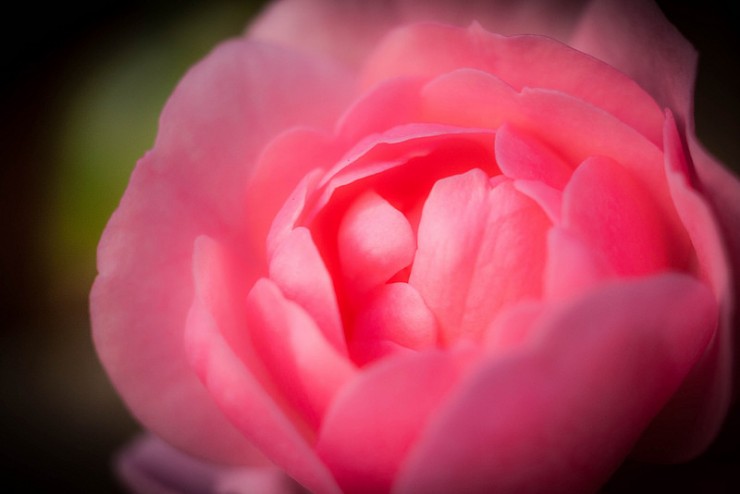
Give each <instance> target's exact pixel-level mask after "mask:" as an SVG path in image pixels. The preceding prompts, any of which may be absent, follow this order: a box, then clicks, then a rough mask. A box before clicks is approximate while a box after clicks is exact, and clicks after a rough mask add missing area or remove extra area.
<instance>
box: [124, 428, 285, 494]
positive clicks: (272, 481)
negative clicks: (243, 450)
mask: <svg viewBox="0 0 740 494" xmlns="http://www.w3.org/2000/svg"><path fill="white" fill-rule="evenodd" d="M117 470H118V474H119V476H120V477H121V478H122V480H123V482H124V483H125V485H126V486H127V487H128V488H129V489H130V490H131V492H135V493H140V494H187V493H192V494H196V493H198V494H201V493H205V492H208V493H213V494H240V493H243V494H251V493H255V492H259V493H260V494H290V493H292V492H295V489H296V488H297V486H296V484H295V483H294V482H293V481H292V480H291V479H290V478H289V477H287V476H286V475H285V473H284V472H283V471H282V470H280V469H278V468H277V467H275V466H273V465H270V464H269V463H268V464H255V465H251V466H249V467H246V468H234V467H225V466H217V465H214V464H210V463H206V462H203V461H200V460H198V459H196V458H194V457H191V456H187V455H185V454H183V453H182V452H181V451H178V450H176V449H174V448H173V447H171V446H169V445H168V444H166V443H164V442H163V441H161V440H159V439H157V438H156V437H153V436H147V437H142V438H139V439H138V440H136V441H135V442H134V443H133V444H131V445H129V446H128V447H127V448H126V450H125V451H124V452H123V454H121V456H120V457H119V459H118V463H117Z"/></svg>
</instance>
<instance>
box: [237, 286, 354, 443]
mask: <svg viewBox="0 0 740 494" xmlns="http://www.w3.org/2000/svg"><path fill="white" fill-rule="evenodd" d="M247 318H248V326H247V327H248V328H249V332H250V336H251V338H252V340H253V341H254V345H255V350H256V351H257V352H258V353H259V355H260V358H261V359H262V361H263V362H264V363H265V366H266V368H267V369H268V371H269V372H270V375H271V376H272V378H273V379H274V381H275V383H276V384H277V385H278V387H279V388H280V389H281V390H282V392H283V394H284V395H285V396H286V397H287V399H288V401H290V403H291V404H292V405H293V406H295V407H296V408H297V409H298V411H299V412H300V413H301V414H302V416H303V417H306V420H307V421H308V423H309V424H310V426H311V427H312V428H316V427H317V426H318V425H319V424H320V423H321V420H322V417H323V415H324V412H325V410H326V408H327V407H328V406H329V405H330V403H331V402H332V400H333V399H334V395H335V394H336V393H337V392H338V391H339V389H340V388H341V387H342V386H343V385H344V384H345V383H346V382H347V381H349V380H350V379H352V377H353V376H354V372H355V368H354V366H353V365H352V364H351V363H350V362H349V361H348V360H347V359H346V358H345V356H344V355H342V354H340V353H339V352H337V350H336V349H335V348H334V347H333V346H332V345H331V344H330V343H329V342H328V341H327V339H326V338H325V337H324V335H323V334H322V333H321V331H320V329H319V328H318V327H317V325H316V323H315V322H314V321H313V320H312V319H311V317H310V315H309V314H308V313H307V312H306V311H305V310H303V309H302V308H301V307H300V306H299V305H297V304H295V303H293V302H291V301H290V300H288V299H287V298H285V296H284V295H283V294H282V293H281V292H280V289H279V288H278V287H277V285H275V284H274V283H273V282H272V281H270V280H266V279H261V280H259V281H258V282H257V283H256V284H255V285H254V287H253V288H252V291H251V292H250V293H249V297H248V299H247Z"/></svg>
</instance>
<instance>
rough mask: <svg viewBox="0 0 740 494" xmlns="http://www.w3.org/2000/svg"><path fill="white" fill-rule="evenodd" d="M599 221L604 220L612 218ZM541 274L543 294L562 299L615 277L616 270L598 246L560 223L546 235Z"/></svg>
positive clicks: (608, 220)
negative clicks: (544, 257) (542, 277)
mask: <svg viewBox="0 0 740 494" xmlns="http://www.w3.org/2000/svg"><path fill="white" fill-rule="evenodd" d="M599 221H602V222H603V223H605V224H606V223H610V221H611V220H610V219H600V220H599ZM543 276H544V294H545V297H547V298H548V299H551V300H561V299H565V298H568V297H572V296H574V295H580V294H581V293H584V292H585V291H586V290H588V289H591V288H593V287H594V285H596V284H597V283H600V282H602V281H604V280H607V279H609V278H614V277H615V272H614V268H612V267H611V266H609V263H608V261H607V258H606V256H605V255H604V253H603V252H601V251H600V250H599V249H595V248H594V247H593V246H592V245H589V244H588V243H587V242H586V241H585V240H584V239H583V238H580V237H579V236H577V235H574V234H573V233H572V232H569V231H567V230H565V229H564V228H562V227H554V228H552V229H551V230H550V232H549V233H548V235H547V264H546V266H545V270H544V273H543Z"/></svg>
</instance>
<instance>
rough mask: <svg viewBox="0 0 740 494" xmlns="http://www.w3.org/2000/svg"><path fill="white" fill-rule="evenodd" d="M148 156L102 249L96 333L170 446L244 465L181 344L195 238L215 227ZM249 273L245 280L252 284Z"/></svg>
mask: <svg viewBox="0 0 740 494" xmlns="http://www.w3.org/2000/svg"><path fill="white" fill-rule="evenodd" d="M150 157H151V155H149V157H147V158H145V159H144V160H143V161H142V162H141V163H140V164H139V166H138V167H137V169H136V170H135V171H134V173H133V175H132V177H131V182H130V184H129V188H128V190H127V191H126V194H125V195H124V197H123V199H122V201H121V205H120V206H119V208H118V210H117V211H116V213H114V215H113V217H112V218H111V220H110V222H109V224H108V226H107V228H106V230H105V233H104V234H103V238H102V239H101V241H100V246H99V248H98V270H99V276H98V278H97V279H96V280H95V285H94V286H93V290H92V293H91V295H90V313H91V317H92V326H93V338H94V340H95V346H96V349H97V351H98V355H99V357H100V359H101V361H102V363H103V365H104V366H105V368H106V370H107V371H108V375H109V376H110V378H111V380H112V381H113V384H114V385H115V386H116V389H117V390H118V392H119V393H120V394H121V396H122V397H123V399H124V400H125V402H126V403H127V405H128V406H129V408H130V409H131V411H132V413H133V414H134V415H135V416H136V418H137V419H138V420H139V421H140V422H141V423H142V424H143V425H144V426H145V427H147V428H149V429H151V430H152V431H154V432H155V433H156V434H158V435H159V436H161V437H162V438H164V439H165V440H166V441H168V442H170V443H171V444H173V445H175V446H177V447H179V448H182V449H184V450H185V451H188V452H190V453H193V454H198V455H201V456H203V457H206V458H210V459H212V460H214V461H221V462H227V463H238V462H240V461H245V458H248V457H249V456H250V455H251V454H252V453H250V452H251V451H252V448H251V446H250V445H249V444H248V443H247V441H246V440H245V439H244V438H243V437H242V436H241V434H239V432H238V431H237V430H236V429H234V427H233V426H232V425H231V424H230V423H229V422H228V421H227V420H226V419H225V418H224V417H223V415H222V414H221V412H220V411H219V410H218V408H217V407H216V406H215V405H214V403H213V400H212V398H211V397H210V396H209V394H208V392H207V391H206V390H205V389H204V388H203V386H202V385H201V383H200V382H199V381H198V378H197V376H196V375H195V373H194V372H193V371H192V369H191V368H190V365H189V364H188V362H187V359H186V357H185V353H184V351H183V348H182V340H183V332H184V327H185V319H186V316H187V313H188V309H189V308H190V305H191V303H192V299H193V294H194V290H193V265H192V255H193V244H194V241H195V238H196V236H198V235H199V234H200V233H202V232H209V231H210V232H211V233H214V234H220V233H221V232H220V231H213V230H214V228H215V227H216V226H217V225H218V222H217V221H215V220H214V219H213V218H212V217H211V216H210V215H209V214H208V213H206V212H204V211H202V210H201V209H200V208H198V207H197V205H195V204H193V203H191V202H190V201H189V200H188V198H187V197H183V196H182V195H181V194H180V193H179V192H175V191H174V190H173V188H172V184H171V182H170V181H169V180H167V179H162V177H161V176H160V175H159V174H158V173H157V172H155V171H153V169H152V166H151V164H150V162H149V160H150V159H151V158H150ZM248 278H249V275H246V274H245V279H244V280H243V282H245V283H246V282H249V279H248Z"/></svg>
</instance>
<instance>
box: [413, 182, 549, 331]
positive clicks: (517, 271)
mask: <svg viewBox="0 0 740 494" xmlns="http://www.w3.org/2000/svg"><path fill="white" fill-rule="evenodd" d="M496 183H497V184H498V185H496V186H492V185H491V184H490V182H489V180H488V177H487V176H486V174H485V173H484V172H482V171H481V170H478V169H473V170H471V171H470V172H468V173H465V174H463V175H456V176H454V177H449V178H446V179H443V180H440V181H439V182H437V184H436V185H435V186H434V188H433V189H432V192H431V193H430V195H429V198H428V199H427V201H426V203H425V205H424V210H423V212H422V218H421V222H420V225H419V231H418V245H419V247H418V251H417V255H416V258H415V261H414V264H413V267H412V270H411V275H410V278H409V283H410V284H411V285H413V286H414V287H416V288H417V290H419V293H420V294H421V295H422V297H423V298H424V300H425V302H426V303H427V305H428V306H429V308H430V309H431V310H432V312H433V313H434V314H435V316H436V317H437V320H438V322H439V324H440V332H441V337H442V340H443V342H444V343H448V344H449V343H451V342H452V341H454V340H455V339H457V338H459V337H471V338H477V337H478V335H479V334H480V333H481V332H482V331H483V330H484V329H485V328H486V327H487V326H488V324H489V323H490V321H491V320H492V319H493V317H494V316H495V314H496V313H497V312H498V311H499V310H500V309H501V308H502V307H504V306H506V305H508V304H510V303H512V302H516V301H519V300H521V299H522V298H534V297H538V296H539V295H540V292H541V287H542V270H543V267H544V259H545V251H546V232H547V229H548V228H549V226H550V221H549V219H548V218H547V216H546V215H545V214H544V213H543V212H542V210H541V209H540V208H539V206H538V205H537V204H536V203H534V202H533V201H532V200H530V199H529V198H527V197H525V196H524V195H523V194H521V193H519V192H518V191H517V190H516V189H515V188H514V186H513V184H512V183H511V182H510V181H504V182H496Z"/></svg>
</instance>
